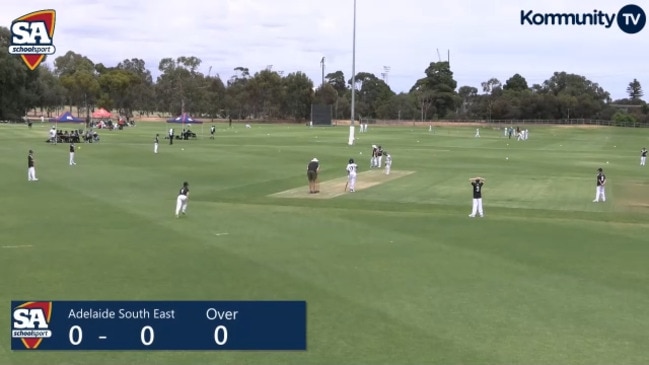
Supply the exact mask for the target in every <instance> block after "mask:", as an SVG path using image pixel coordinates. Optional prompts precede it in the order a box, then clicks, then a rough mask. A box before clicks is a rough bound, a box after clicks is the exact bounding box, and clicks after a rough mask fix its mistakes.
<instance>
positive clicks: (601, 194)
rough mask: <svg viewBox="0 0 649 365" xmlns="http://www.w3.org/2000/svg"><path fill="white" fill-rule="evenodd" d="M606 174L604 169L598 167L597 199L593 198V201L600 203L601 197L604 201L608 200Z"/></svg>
mask: <svg viewBox="0 0 649 365" xmlns="http://www.w3.org/2000/svg"><path fill="white" fill-rule="evenodd" d="M605 186H606V175H604V171H603V170H602V168H601V167H600V168H599V169H597V190H596V192H595V200H593V203H599V202H600V199H601V201H602V202H605V201H606V188H605Z"/></svg>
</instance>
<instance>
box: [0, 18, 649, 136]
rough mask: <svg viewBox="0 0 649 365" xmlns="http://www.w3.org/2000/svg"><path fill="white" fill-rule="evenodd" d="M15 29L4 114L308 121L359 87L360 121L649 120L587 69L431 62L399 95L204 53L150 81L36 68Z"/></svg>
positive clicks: (167, 64)
mask: <svg viewBox="0 0 649 365" xmlns="http://www.w3.org/2000/svg"><path fill="white" fill-rule="evenodd" d="M9 40H10V32H9V30H8V29H7V28H4V27H0V48H2V49H3V51H2V53H0V65H2V67H0V120H18V119H20V118H22V117H23V116H24V115H25V113H26V112H27V111H28V110H33V109H36V110H38V111H39V112H41V113H42V114H43V115H46V116H48V117H49V116H53V114H55V113H58V112H61V111H62V109H63V108H65V107H64V106H67V107H70V108H72V107H74V108H76V111H77V114H78V116H79V117H85V116H88V115H90V113H91V111H92V110H94V109H96V108H100V107H101V108H105V109H107V110H112V111H117V112H119V113H120V114H121V115H125V116H129V117H135V118H137V117H138V116H143V115H148V116H151V115H153V116H157V114H160V116H168V115H178V114H180V113H183V112H188V113H191V114H192V115H194V116H201V117H210V118H227V117H231V118H233V119H239V120H242V119H265V120H294V121H305V120H309V118H310V113H311V104H326V105H331V106H332V110H333V114H334V115H333V117H334V119H351V95H352V92H354V93H355V100H356V105H355V111H356V119H357V120H358V119H389V120H397V119H398V120H437V119H444V120H454V119H456V120H460V119H461V120H472V119H478V120H512V119H519V120H520V119H544V120H553V119H554V120H560V119H561V120H565V119H599V120H613V121H615V122H619V123H621V124H628V123H638V124H647V125H649V106H648V105H647V103H646V102H645V101H644V100H643V99H642V97H643V91H642V86H641V84H640V82H639V81H638V80H637V79H634V80H632V81H630V82H629V84H628V88H627V90H626V92H627V95H628V97H627V98H625V99H621V100H612V99H611V97H610V93H609V92H607V91H606V90H604V89H603V88H602V87H601V86H600V85H598V84H597V83H596V82H593V81H591V80H589V79H587V78H586V77H584V76H581V75H577V74H572V73H566V72H555V73H554V74H553V75H551V76H550V77H549V78H548V79H547V80H546V81H544V82H543V83H541V84H534V85H529V84H528V82H527V80H526V79H525V77H523V76H522V75H519V74H514V75H512V76H511V77H510V78H509V79H507V80H505V81H504V82H501V80H498V79H496V78H490V79H488V80H486V81H484V82H482V83H481V85H476V86H471V85H464V86H460V87H458V85H457V81H456V80H455V79H454V75H453V72H452V70H451V67H450V64H449V63H448V62H444V61H440V62H431V63H430V64H429V65H428V67H427V68H426V69H425V70H423V72H422V77H421V78H420V79H418V80H416V81H415V82H414V85H413V86H412V88H411V89H410V90H409V91H408V92H400V93H395V92H394V91H393V90H392V89H391V88H390V86H389V85H388V84H387V83H386V82H385V80H383V79H381V78H379V77H377V76H376V75H375V74H373V73H369V72H359V73H357V74H356V77H355V78H354V79H355V82H354V85H352V79H351V78H348V77H347V76H346V75H345V74H344V73H343V72H342V71H336V72H332V73H329V74H327V75H326V76H325V80H324V83H323V84H322V85H318V87H317V88H314V82H313V80H311V79H309V77H308V76H306V75H305V74H304V73H303V72H299V71H298V72H293V73H289V74H286V75H284V73H283V72H281V71H280V72H278V71H274V70H272V68H270V67H269V68H267V69H263V70H259V71H257V72H255V73H254V74H253V73H251V71H250V70H249V69H248V68H247V67H243V66H241V67H236V68H234V70H233V76H231V77H230V78H227V79H223V78H221V77H220V75H218V74H217V75H211V74H210V73H208V74H207V75H206V74H203V73H201V72H200V71H199V67H200V65H201V60H200V58H198V57H194V56H188V57H185V56H183V57H178V58H175V59H174V58H164V59H162V60H161V61H160V62H159V64H158V66H157V67H158V71H159V72H160V76H158V77H157V78H156V80H154V79H153V77H152V75H151V71H150V70H149V69H148V68H147V65H146V64H145V62H144V61H143V60H142V59H138V58H133V59H125V60H123V61H122V62H119V63H118V64H117V65H115V66H107V65H104V64H102V63H95V62H93V61H92V60H90V59H89V58H88V57H86V56H84V55H82V54H79V53H75V52H72V51H69V52H67V53H66V54H63V55H60V56H58V57H56V58H55V59H54V62H53V66H52V67H50V66H47V65H46V64H44V63H43V64H41V65H40V66H39V67H38V68H37V69H36V70H35V71H30V70H29V69H28V68H27V67H26V66H25V65H24V63H23V62H22V60H21V59H20V58H19V57H17V56H13V55H10V54H9V53H8V52H7V51H6V49H7V47H8V45H9Z"/></svg>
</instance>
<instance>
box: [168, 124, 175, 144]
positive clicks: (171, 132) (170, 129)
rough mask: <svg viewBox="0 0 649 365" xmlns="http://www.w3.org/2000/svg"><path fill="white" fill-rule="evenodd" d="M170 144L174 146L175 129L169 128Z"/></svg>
mask: <svg viewBox="0 0 649 365" xmlns="http://www.w3.org/2000/svg"><path fill="white" fill-rule="evenodd" d="M169 144H174V129H173V128H169Z"/></svg>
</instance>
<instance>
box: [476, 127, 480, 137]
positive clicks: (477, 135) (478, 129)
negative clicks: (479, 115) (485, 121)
mask: <svg viewBox="0 0 649 365" xmlns="http://www.w3.org/2000/svg"><path fill="white" fill-rule="evenodd" d="M475 136H476V137H480V128H476V130H475Z"/></svg>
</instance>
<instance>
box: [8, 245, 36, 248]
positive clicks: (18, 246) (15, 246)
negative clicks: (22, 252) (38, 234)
mask: <svg viewBox="0 0 649 365" xmlns="http://www.w3.org/2000/svg"><path fill="white" fill-rule="evenodd" d="M29 247H33V246H32V245H14V246H2V248H29Z"/></svg>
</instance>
